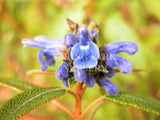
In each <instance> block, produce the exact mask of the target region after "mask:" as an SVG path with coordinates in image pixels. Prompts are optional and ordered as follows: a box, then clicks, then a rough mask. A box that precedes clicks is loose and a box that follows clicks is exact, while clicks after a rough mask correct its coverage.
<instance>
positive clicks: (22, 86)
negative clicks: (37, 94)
mask: <svg viewBox="0 0 160 120" xmlns="http://www.w3.org/2000/svg"><path fill="white" fill-rule="evenodd" d="M0 84H2V85H5V86H9V87H11V88H13V89H18V90H20V91H24V90H29V89H32V88H38V87H37V86H35V85H33V84H31V83H29V82H27V81H23V80H16V79H14V78H1V77H0Z"/></svg>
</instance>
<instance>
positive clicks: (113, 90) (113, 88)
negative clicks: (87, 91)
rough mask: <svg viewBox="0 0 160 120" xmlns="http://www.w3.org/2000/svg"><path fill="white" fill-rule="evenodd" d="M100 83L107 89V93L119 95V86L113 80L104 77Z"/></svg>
mask: <svg viewBox="0 0 160 120" xmlns="http://www.w3.org/2000/svg"><path fill="white" fill-rule="evenodd" d="M99 85H100V86H101V87H104V88H105V90H106V93H107V94H109V95H117V93H118V89H117V86H116V85H115V84H114V83H112V82H111V81H109V80H107V79H106V78H103V79H102V80H100V81H99Z"/></svg>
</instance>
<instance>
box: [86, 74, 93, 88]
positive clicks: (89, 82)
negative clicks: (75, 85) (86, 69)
mask: <svg viewBox="0 0 160 120" xmlns="http://www.w3.org/2000/svg"><path fill="white" fill-rule="evenodd" d="M84 82H85V84H86V86H87V87H90V88H92V87H93V86H94V78H93V77H92V76H91V75H89V74H87V79H85V80H84Z"/></svg>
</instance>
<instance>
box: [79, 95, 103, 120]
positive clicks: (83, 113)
mask: <svg viewBox="0 0 160 120" xmlns="http://www.w3.org/2000/svg"><path fill="white" fill-rule="evenodd" d="M105 100H106V97H104V96H101V97H99V98H98V99H96V100H95V101H93V102H92V103H91V104H89V105H88V106H87V107H86V109H85V110H84V111H83V112H82V114H81V116H80V117H81V118H83V117H84V116H85V115H86V113H87V112H88V111H89V110H90V109H91V108H92V107H93V106H94V105H95V104H97V103H99V102H101V101H105Z"/></svg>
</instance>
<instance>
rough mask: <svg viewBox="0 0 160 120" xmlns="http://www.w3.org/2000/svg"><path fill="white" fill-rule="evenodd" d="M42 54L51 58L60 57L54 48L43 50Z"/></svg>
mask: <svg viewBox="0 0 160 120" xmlns="http://www.w3.org/2000/svg"><path fill="white" fill-rule="evenodd" d="M44 52H45V53H46V54H48V55H51V56H61V55H62V54H61V53H60V52H59V51H57V50H56V49H55V48H48V49H44Z"/></svg>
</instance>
